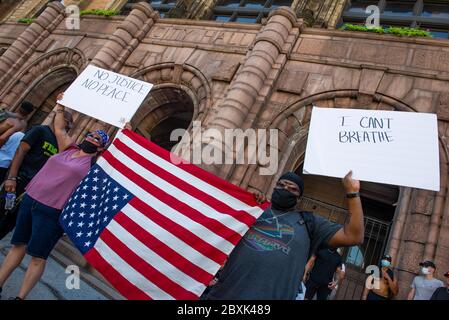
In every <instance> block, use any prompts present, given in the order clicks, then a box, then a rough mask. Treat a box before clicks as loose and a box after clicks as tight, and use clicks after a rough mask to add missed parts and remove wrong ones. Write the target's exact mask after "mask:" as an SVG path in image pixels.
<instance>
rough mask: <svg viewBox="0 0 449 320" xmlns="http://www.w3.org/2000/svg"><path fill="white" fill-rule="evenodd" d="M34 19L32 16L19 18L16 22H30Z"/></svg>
mask: <svg viewBox="0 0 449 320" xmlns="http://www.w3.org/2000/svg"><path fill="white" fill-rule="evenodd" d="M34 20H35V19H34V18H20V19H19V20H17V22H20V23H26V24H32V23H33V22H34Z"/></svg>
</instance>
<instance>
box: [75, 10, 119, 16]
mask: <svg viewBox="0 0 449 320" xmlns="http://www.w3.org/2000/svg"><path fill="white" fill-rule="evenodd" d="M86 14H93V15H96V16H105V17H111V16H116V15H118V14H119V12H118V11H114V10H102V9H91V10H81V12H80V16H84V15H86Z"/></svg>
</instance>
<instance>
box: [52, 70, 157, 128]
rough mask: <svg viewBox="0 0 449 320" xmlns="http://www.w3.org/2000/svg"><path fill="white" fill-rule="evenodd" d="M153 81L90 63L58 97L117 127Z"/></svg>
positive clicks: (127, 116) (125, 121) (137, 103)
mask: <svg viewBox="0 0 449 320" xmlns="http://www.w3.org/2000/svg"><path fill="white" fill-rule="evenodd" d="M152 87H153V85H152V84H151V83H148V82H144V81H141V80H137V79H133V78H130V77H127V76H124V75H121V74H119V73H115V72H112V71H108V70H105V69H101V68H98V67H95V66H92V65H89V66H88V67H87V68H86V69H85V70H84V71H83V72H82V73H81V74H80V75H79V77H78V78H76V80H75V81H74V82H73V83H72V85H71V86H70V87H69V88H68V89H67V90H66V91H65V93H64V99H63V100H62V101H58V102H59V103H60V104H61V105H64V106H66V107H68V108H70V109H73V110H76V111H79V112H82V113H84V114H86V115H88V116H91V117H93V118H96V119H99V120H101V121H104V122H106V123H109V124H112V125H114V126H116V127H119V128H123V127H124V126H125V124H126V123H127V122H129V121H130V120H131V118H132V117H133V116H134V114H135V113H136V111H137V109H138V108H139V107H140V105H141V104H142V102H143V101H144V99H145V98H146V96H147V95H148V93H149V92H150V90H151V88H152Z"/></svg>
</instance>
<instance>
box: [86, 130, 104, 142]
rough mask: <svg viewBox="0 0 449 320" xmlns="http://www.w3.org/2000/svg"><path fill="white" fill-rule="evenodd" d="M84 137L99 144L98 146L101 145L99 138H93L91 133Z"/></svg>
mask: <svg viewBox="0 0 449 320" xmlns="http://www.w3.org/2000/svg"><path fill="white" fill-rule="evenodd" d="M86 137H88V138H90V139H92V140H94V141H95V142H97V143H100V144H101V143H103V141H102V140H101V138H98V137H96V136H94V135H93V134H92V133H88V134H86Z"/></svg>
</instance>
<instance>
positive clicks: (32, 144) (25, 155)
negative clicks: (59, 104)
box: [0, 112, 73, 240]
mask: <svg viewBox="0 0 449 320" xmlns="http://www.w3.org/2000/svg"><path fill="white" fill-rule="evenodd" d="M63 121H64V126H65V130H67V131H68V130H70V128H71V127H72V122H73V120H72V115H71V113H70V112H65V113H64V120H63ZM57 153H58V141H57V139H56V136H55V129H54V126H53V124H52V125H50V126H46V125H39V126H34V127H32V128H31V129H30V130H29V131H28V132H27V133H26V134H25V136H24V137H23V138H22V140H21V142H20V144H19V147H18V148H17V151H16V153H15V155H14V158H13V160H12V162H11V166H10V169H9V173H8V178H7V179H6V181H5V184H4V186H3V188H2V190H1V191H0V240H1V239H3V238H4V237H5V236H6V235H7V234H8V233H9V232H10V231H12V230H13V229H14V226H15V225H16V219H17V211H18V204H17V205H16V206H15V207H14V208H13V209H11V210H5V195H6V193H15V194H16V197H17V199H21V196H22V194H23V193H24V191H25V187H26V186H27V184H28V183H29V182H30V181H31V179H33V177H34V176H35V175H36V174H37V173H38V171H39V170H40V169H41V168H42V167H43V166H44V164H45V163H46V162H47V160H48V159H49V158H50V157H51V156H52V155H55V154H57Z"/></svg>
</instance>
